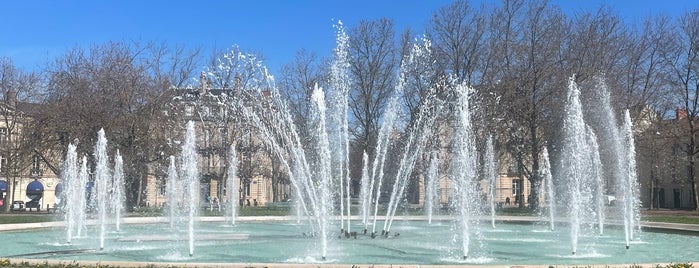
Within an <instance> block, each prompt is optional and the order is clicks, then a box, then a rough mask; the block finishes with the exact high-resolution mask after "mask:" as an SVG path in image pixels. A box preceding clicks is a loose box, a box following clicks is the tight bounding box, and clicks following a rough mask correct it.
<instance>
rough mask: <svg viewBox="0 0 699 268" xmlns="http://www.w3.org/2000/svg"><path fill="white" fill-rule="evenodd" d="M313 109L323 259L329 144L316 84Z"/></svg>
mask: <svg viewBox="0 0 699 268" xmlns="http://www.w3.org/2000/svg"><path fill="white" fill-rule="evenodd" d="M311 99H312V101H313V104H314V105H315V110H314V112H315V113H314V117H315V118H314V123H315V135H317V138H318V147H317V148H316V149H317V150H318V155H319V160H318V161H319V162H318V166H317V167H316V168H318V170H317V174H318V177H319V178H320V185H318V186H319V188H320V211H319V212H320V214H319V215H318V217H319V218H320V237H321V252H322V253H321V259H322V260H325V258H326V256H327V253H328V252H327V251H328V222H329V219H328V218H329V216H330V206H331V205H332V196H331V192H330V187H331V171H330V144H329V141H328V132H327V129H326V120H325V112H326V106H325V96H324V94H323V90H322V89H321V88H320V87H318V85H317V84H316V86H315V88H314V90H313V94H312V95H311Z"/></svg>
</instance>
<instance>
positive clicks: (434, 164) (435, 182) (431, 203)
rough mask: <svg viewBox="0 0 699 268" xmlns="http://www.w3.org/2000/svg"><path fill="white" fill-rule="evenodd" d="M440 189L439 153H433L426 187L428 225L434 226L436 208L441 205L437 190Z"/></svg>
mask: <svg viewBox="0 0 699 268" xmlns="http://www.w3.org/2000/svg"><path fill="white" fill-rule="evenodd" d="M438 187H439V152H438V151H433V152H432V157H430V166H429V167H428V168H427V183H426V185H425V207H426V211H425V212H426V213H427V223H429V224H432V214H433V213H434V212H433V211H434V207H435V206H436V205H437V204H438V203H439V199H438V196H437V190H438Z"/></svg>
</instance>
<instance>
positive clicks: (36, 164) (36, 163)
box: [32, 155, 41, 172]
mask: <svg viewBox="0 0 699 268" xmlns="http://www.w3.org/2000/svg"><path fill="white" fill-rule="evenodd" d="M40 169H41V156H38V155H35V156H34V157H32V172H34V171H36V172H38V171H39V170H40Z"/></svg>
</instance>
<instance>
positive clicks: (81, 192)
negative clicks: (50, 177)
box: [75, 155, 94, 236]
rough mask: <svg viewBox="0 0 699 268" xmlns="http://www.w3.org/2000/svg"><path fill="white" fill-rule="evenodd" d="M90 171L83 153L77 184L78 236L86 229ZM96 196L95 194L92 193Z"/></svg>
mask: <svg viewBox="0 0 699 268" xmlns="http://www.w3.org/2000/svg"><path fill="white" fill-rule="evenodd" d="M89 172H90V171H88V169H87V156H85V155H83V157H82V160H80V170H79V171H78V183H77V185H75V187H76V188H75V190H76V192H77V193H76V198H77V200H76V216H75V217H76V220H77V224H76V226H75V229H76V231H77V235H78V236H82V234H83V230H84V229H85V218H86V217H85V213H86V212H87V202H88V200H87V191H88V190H89V191H91V190H92V189H88V188H87V185H88V183H89V182H88V181H89V179H90V173H89ZM92 196H93V197H94V195H92Z"/></svg>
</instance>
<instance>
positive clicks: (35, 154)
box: [0, 89, 60, 210]
mask: <svg viewBox="0 0 699 268" xmlns="http://www.w3.org/2000/svg"><path fill="white" fill-rule="evenodd" d="M37 109H38V105H37V104H33V103H26V102H20V101H18V100H17V94H16V92H15V91H14V90H13V89H9V90H8V91H7V92H5V99H4V100H2V102H0V196H2V197H3V203H4V207H2V209H3V210H4V209H5V207H6V206H10V205H12V203H13V202H15V201H19V202H21V203H22V205H21V206H22V207H30V208H31V209H32V210H37V209H41V210H45V209H46V208H47V207H53V206H54V205H55V203H56V200H55V198H54V192H55V191H56V189H57V188H59V189H60V186H59V180H58V173H59V170H58V169H57V168H56V167H54V166H52V165H51V164H50V161H47V160H48V159H53V157H55V156H54V155H53V154H52V153H51V152H41V151H39V150H36V149H35V147H34V146H32V144H31V143H28V142H26V140H25V139H24V137H25V135H24V134H28V133H26V131H31V130H30V129H26V125H27V124H29V123H30V122H31V120H33V118H32V115H33V114H34V113H35V112H36V111H37ZM28 193H29V194H28ZM19 206H20V205H19V204H18V207H19Z"/></svg>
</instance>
